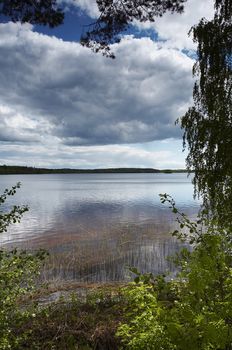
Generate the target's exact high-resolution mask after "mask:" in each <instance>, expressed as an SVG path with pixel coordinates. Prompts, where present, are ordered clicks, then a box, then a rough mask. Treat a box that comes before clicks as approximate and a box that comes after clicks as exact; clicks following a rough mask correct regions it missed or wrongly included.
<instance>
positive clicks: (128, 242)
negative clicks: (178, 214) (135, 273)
mask: <svg viewBox="0 0 232 350" xmlns="http://www.w3.org/2000/svg"><path fill="white" fill-rule="evenodd" d="M18 181H20V182H21V183H22V187H21V189H19V190H18V192H17V194H16V195H15V196H14V197H12V198H10V201H8V205H7V206H9V207H10V206H11V205H12V204H20V205H22V204H26V205H28V206H29V208H30V210H29V212H27V213H25V215H24V217H23V219H22V221H21V223H20V224H15V225H12V226H11V227H10V228H9V230H8V232H7V233H6V234H3V235H1V237H0V242H1V245H2V246H6V247H15V246H18V247H21V248H23V249H24V248H26V249H38V248H45V249H47V250H49V252H50V257H49V261H48V263H47V266H46V269H45V271H44V276H45V277H46V278H49V279H53V278H54V279H62V280H63V279H65V280H76V281H88V282H102V281H122V280H128V279H130V278H131V274H130V272H129V270H128V266H134V267H137V268H138V269H139V270H140V271H142V272H153V273H155V274H157V273H160V272H164V271H166V270H169V269H171V270H173V266H172V264H171V263H170V262H168V261H167V259H166V258H167V256H169V255H172V254H173V253H174V252H176V251H178V249H180V243H179V242H177V241H176V240H175V239H174V238H173V237H171V235H170V231H172V230H173V229H175V227H176V223H175V217H174V216H173V214H171V212H170V209H168V207H167V205H162V204H161V203H160V199H159V193H168V194H170V195H172V196H173V198H174V199H175V201H176V205H177V207H178V208H179V209H181V210H182V211H184V212H185V213H186V214H188V215H189V216H190V217H192V218H194V217H195V216H196V214H197V212H198V210H199V205H200V204H199V201H195V200H194V199H193V186H192V184H191V179H190V178H187V175H186V174H52V175H7V176H5V175H4V176H1V177H0V190H3V189H5V188H6V187H8V188H9V187H10V186H12V185H14V184H15V183H16V182H18Z"/></svg>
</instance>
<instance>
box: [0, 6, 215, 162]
mask: <svg viewBox="0 0 232 350" xmlns="http://www.w3.org/2000/svg"><path fill="white" fill-rule="evenodd" d="M59 1H60V2H62V3H63V5H65V9H66V20H65V23H64V25H63V26H61V27H59V28H56V29H53V30H51V29H47V28H40V27H33V26H31V25H27V24H26V25H20V24H19V23H11V22H8V23H1V24H0V50H1V55H0V67H1V68H0V164H8V165H27V166H36V167H51V168H62V167H71V168H102V167H104V168H105V167H153V168H160V169H162V168H184V166H185V161H184V159H185V154H184V153H183V152H182V139H181V138H182V132H181V130H180V127H179V126H178V125H177V126H175V125H174V123H175V120H176V119H177V118H178V117H180V116H182V115H183V114H184V113H185V111H186V110H187V108H188V106H190V105H191V103H192V101H191V96H192V86H193V78H192V74H191V71H192V65H193V63H194V55H195V53H194V50H195V46H194V44H193V42H192V40H191V38H189V37H188V34H187V33H188V31H189V29H190V27H191V26H192V25H194V24H195V23H197V22H198V21H199V19H200V18H202V17H206V18H211V17H212V13H213V1H212V0H204V1H202V0H188V2H187V4H186V7H185V13H184V14H182V15H177V14H175V15H170V14H168V15H165V16H164V17H163V18H159V19H157V21H156V22H155V23H152V24H151V23H146V24H143V25H141V24H140V23H134V27H133V30H130V35H126V36H125V37H124V38H123V39H122V41H121V42H120V43H119V44H115V45H113V47H112V50H113V51H114V52H115V54H116V59H115V60H112V59H109V58H106V57H103V56H102V55H101V54H94V53H92V52H91V51H90V50H89V49H87V48H83V47H82V46H80V44H79V42H78V40H79V37H80V33H81V31H82V28H83V24H85V23H90V22H91V21H93V19H94V18H96V17H97V15H98V12H97V7H96V4H95V1H94V0H59Z"/></svg>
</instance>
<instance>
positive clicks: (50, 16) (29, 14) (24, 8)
mask: <svg viewBox="0 0 232 350" xmlns="http://www.w3.org/2000/svg"><path fill="white" fill-rule="evenodd" d="M1 14H2V15H5V16H8V17H10V19H11V20H12V21H14V22H17V21H19V22H21V23H25V22H29V23H31V24H42V25H48V26H49V27H52V28H53V27H56V26H58V25H60V24H62V23H63V20H64V12H63V11H62V10H61V9H60V8H59V7H58V5H57V1H56V0H39V1H38V0H36V1H35V0H1V1H0V15H1Z"/></svg>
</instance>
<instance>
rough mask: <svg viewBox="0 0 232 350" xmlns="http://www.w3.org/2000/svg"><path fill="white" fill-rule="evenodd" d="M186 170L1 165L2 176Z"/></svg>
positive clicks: (181, 171) (178, 171) (182, 171)
mask: <svg viewBox="0 0 232 350" xmlns="http://www.w3.org/2000/svg"><path fill="white" fill-rule="evenodd" d="M185 172H187V171H186V170H185V169H175V170H170V169H164V170H158V169H153V168H108V169H69V168H63V169H47V168H34V167H27V166H14V165H13V166H12V165H0V175H10V174H111V173H166V174H172V173H185Z"/></svg>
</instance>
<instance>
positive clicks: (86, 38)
mask: <svg viewBox="0 0 232 350" xmlns="http://www.w3.org/2000/svg"><path fill="white" fill-rule="evenodd" d="M186 1H187V0H96V2H97V5H98V8H99V12H100V16H99V18H98V20H97V21H96V22H94V23H93V24H91V25H90V26H89V27H88V30H87V31H85V32H84V34H83V35H82V38H81V43H82V44H83V45H85V46H87V47H90V48H92V49H93V51H95V52H98V51H101V52H102V53H103V55H106V56H109V57H111V58H114V54H113V53H112V52H111V51H110V47H109V44H112V43H115V42H118V41H120V36H119V34H120V33H122V32H124V31H125V30H126V29H127V28H128V27H129V25H130V24H131V23H132V22H133V21H135V20H137V21H139V22H146V21H150V22H154V20H155V17H161V16H162V15H164V14H165V13H166V12H167V11H169V12H171V13H174V12H178V13H182V12H183V10H184V6H183V4H184V3H185V2H186Z"/></svg>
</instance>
